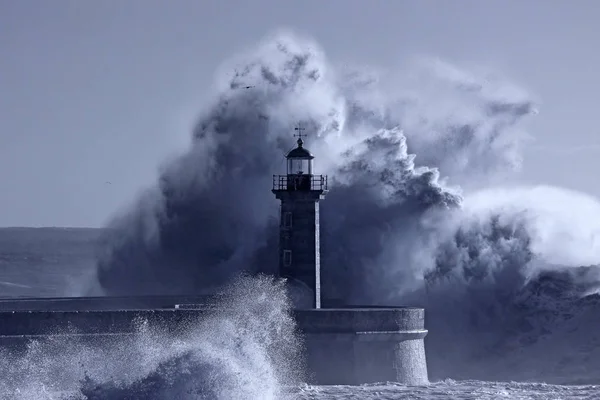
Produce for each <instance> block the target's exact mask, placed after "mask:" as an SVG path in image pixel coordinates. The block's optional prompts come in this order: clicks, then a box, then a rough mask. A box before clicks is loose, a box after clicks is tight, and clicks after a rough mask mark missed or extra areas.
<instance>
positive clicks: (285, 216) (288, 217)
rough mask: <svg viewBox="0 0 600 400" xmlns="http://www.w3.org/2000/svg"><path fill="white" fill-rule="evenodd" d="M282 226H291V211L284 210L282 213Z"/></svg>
mask: <svg viewBox="0 0 600 400" xmlns="http://www.w3.org/2000/svg"><path fill="white" fill-rule="evenodd" d="M283 227H284V228H291V227H292V213H291V212H286V213H285V214H283Z"/></svg>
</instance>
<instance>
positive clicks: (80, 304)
mask: <svg viewBox="0 0 600 400" xmlns="http://www.w3.org/2000/svg"><path fill="white" fill-rule="evenodd" d="M116 299H117V298H77V299H30V300H25V301H23V300H20V301H16V302H15V301H0V346H3V347H5V348H6V347H8V348H13V349H15V350H17V349H18V348H23V345H25V344H26V343H27V342H28V341H29V340H31V339H37V340H44V338H48V337H52V336H54V335H57V334H63V335H64V334H66V335H74V336H75V335H76V336H82V335H83V336H86V340H87V339H89V340H94V337H97V338H101V337H106V336H107V335H131V334H133V333H135V332H136V328H137V326H138V325H136V324H137V323H138V322H139V321H146V322H147V323H148V324H150V325H151V326H155V327H159V328H162V329H166V330H168V331H169V332H172V333H173V335H177V334H178V332H183V331H185V330H186V328H187V327H188V326H189V325H190V324H192V323H194V322H196V321H198V320H200V319H202V318H203V316H204V315H206V313H207V312H208V311H209V310H213V309H214V306H213V305H212V304H211V303H212V302H211V301H210V300H209V298H208V297H206V296H204V297H196V298H194V297H193V296H188V297H185V298H183V297H179V298H173V297H162V298H161V297H156V298H154V299H153V300H152V301H151V300H150V298H148V299H145V300H144V299H143V298H121V300H119V301H117V300H116ZM17 303H18V304H19V306H18V307H16V304H17ZM131 304H146V305H153V306H154V307H158V305H159V304H160V307H162V308H147V309H143V308H140V309H119V305H128V306H129V305H131ZM15 309H18V310H15ZM292 312H293V315H294V318H295V320H296V323H297V327H298V330H299V331H300V332H301V334H302V336H303V338H304V341H305V357H306V366H307V369H308V374H309V380H310V383H313V384H324V385H327V384H337V385H340V384H363V383H374V382H385V381H395V382H400V383H404V384H408V385H422V384H426V383H428V376H427V363H426V359H425V349H424V342H423V338H424V337H425V336H426V334H427V331H426V330H425V325H424V310H423V309H421V308H407V307H405V308H392V307H389V308H383V307H382V308H374V307H352V308H335V309H333V308H332V309H327V308H325V309H306V310H293V311H292Z"/></svg>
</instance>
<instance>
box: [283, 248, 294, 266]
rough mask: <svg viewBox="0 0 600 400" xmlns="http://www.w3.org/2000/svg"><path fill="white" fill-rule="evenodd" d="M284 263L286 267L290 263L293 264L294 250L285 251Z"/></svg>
mask: <svg viewBox="0 0 600 400" xmlns="http://www.w3.org/2000/svg"><path fill="white" fill-rule="evenodd" d="M283 265H285V266H286V267H289V266H290V265H292V251H291V250H284V251H283Z"/></svg>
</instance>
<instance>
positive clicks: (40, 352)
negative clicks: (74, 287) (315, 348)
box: [0, 276, 303, 400]
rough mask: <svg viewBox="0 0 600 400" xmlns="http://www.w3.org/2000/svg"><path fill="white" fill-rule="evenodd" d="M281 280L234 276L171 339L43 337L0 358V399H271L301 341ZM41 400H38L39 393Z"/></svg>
mask: <svg viewBox="0 0 600 400" xmlns="http://www.w3.org/2000/svg"><path fill="white" fill-rule="evenodd" d="M289 311H290V309H289V303H288V299H287V297H286V292H285V287H284V285H283V282H281V281H275V280H273V279H272V278H270V277H265V276H259V277H255V278H248V277H243V278H238V279H236V280H235V281H234V282H233V283H232V284H231V285H230V286H228V287H227V289H226V290H225V291H224V292H223V299H222V303H220V304H219V306H218V309H217V310H215V311H213V312H208V314H207V316H206V318H204V319H202V320H201V321H198V322H197V323H193V324H191V325H190V326H189V327H188V328H187V329H186V331H185V332H184V333H183V334H182V335H179V336H174V335H170V334H167V333H166V332H163V331H160V330H157V329H155V328H153V327H151V326H148V325H147V324H143V323H141V324H140V327H139V329H138V331H137V332H136V333H135V334H133V335H131V336H111V337H105V338H104V339H99V340H96V339H93V340H90V339H87V340H86V339H78V338H75V337H68V338H65V337H59V336H55V337H49V338H48V339H47V340H43V341H32V342H30V343H29V346H28V349H27V350H26V351H25V352H21V353H19V354H16V353H9V352H6V351H5V352H3V354H2V356H3V357H2V358H1V360H0V372H1V373H2V376H3V379H2V380H1V383H0V393H1V394H2V395H9V396H11V397H10V398H13V399H15V400H21V399H22V400H25V399H27V400H29V399H31V400H33V399H35V400H39V399H40V396H42V398H50V399H76V398H77V399H88V400H91V399H123V398H127V399H144V400H151V399H157V400H158V399H165V398H177V399H182V400H185V399H206V398H210V399H227V400H230V399H231V400H235V399H261V400H262V399H281V398H285V396H286V394H285V393H284V392H283V391H282V390H283V389H284V387H286V386H288V385H294V384H297V383H298V382H299V381H301V380H302V377H303V375H302V373H303V370H302V354H301V348H302V342H301V340H300V339H299V338H298V336H297V335H296V327H295V323H294V320H293V318H292V316H291V315H290V313H289ZM44 396H45V397H44Z"/></svg>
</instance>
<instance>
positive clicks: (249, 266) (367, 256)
mask: <svg viewBox="0 0 600 400" xmlns="http://www.w3.org/2000/svg"><path fill="white" fill-rule="evenodd" d="M230 65H231V66H232V68H231V70H233V69H235V70H236V71H237V72H236V73H235V74H234V76H233V77H229V78H227V79H223V80H222V81H220V82H219V84H218V86H219V87H218V93H217V94H216V95H215V99H214V102H213V104H212V106H211V107H209V108H208V109H206V110H204V112H203V113H202V115H201V116H200V118H199V121H198V123H197V125H196V128H195V130H194V132H193V135H192V141H191V145H190V147H189V149H188V151H187V152H186V153H185V154H183V155H181V157H179V158H178V159H176V160H174V161H172V162H170V163H169V164H167V165H166V166H165V167H164V168H163V170H162V171H161V173H160V176H159V179H158V183H157V185H156V187H154V188H151V189H150V190H149V191H148V192H146V193H145V194H144V195H142V196H141V197H140V198H139V199H138V200H137V203H136V204H135V206H134V207H131V208H130V209H128V210H125V211H124V212H123V213H122V214H120V215H119V216H117V217H115V218H114V220H113V221H112V223H111V224H110V225H109V227H110V228H111V229H110V230H109V232H110V234H109V235H107V237H106V243H105V246H104V249H103V252H102V253H101V255H100V258H99V262H98V271H97V275H98V282H99V286H100V287H101V288H102V290H103V291H104V292H105V293H108V294H132V293H133V294H135V293H138V294H150V293H156V294H157V293H190V292H196V291H199V290H202V289H204V288H208V287H213V286H215V285H220V284H222V283H224V282H227V281H228V280H229V279H231V277H233V276H235V275H236V274H237V273H239V272H240V271H247V272H252V273H255V272H267V273H269V272H273V271H274V270H275V268H276V258H275V257H276V252H275V251H273V249H274V248H276V246H277V215H276V212H277V203H276V200H275V199H274V198H273V197H272V194H271V193H270V191H269V188H270V185H271V176H272V174H273V173H277V172H279V171H280V169H281V167H282V165H283V164H282V157H283V154H284V153H285V151H286V150H289V147H290V146H291V144H292V140H291V133H292V132H293V127H294V126H295V125H296V124H297V123H299V122H300V123H302V124H303V125H304V126H305V127H306V128H307V132H309V133H310V136H309V139H308V140H307V146H308V147H310V149H311V151H312V152H313V153H314V154H315V156H316V163H317V164H316V168H317V169H318V170H319V171H320V172H322V173H326V174H328V175H329V176H330V187H331V190H330V193H329V194H328V197H327V199H326V202H325V203H323V207H322V208H321V212H322V220H323V224H322V227H323V228H322V229H323V232H322V254H321V260H322V261H321V262H322V271H323V278H322V285H323V290H324V293H325V295H326V296H328V297H330V298H335V299H337V300H341V301H343V302H346V303H352V304H357V303H373V304H378V303H379V304H394V303H400V302H413V303H416V304H421V305H425V306H427V307H428V310H429V311H428V315H429V327H430V329H431V333H430V336H429V338H428V341H429V346H430V347H429V349H430V351H429V354H430V359H431V358H432V357H433V359H434V360H433V362H432V365H433V369H434V373H433V375H434V376H435V375H438V376H444V374H448V373H451V372H450V371H451V370H445V371H442V368H441V367H440V369H438V370H437V371H441V372H439V374H436V361H435V358H436V357H438V358H439V359H440V360H441V359H442V358H443V356H442V355H439V356H438V354H439V353H438V348H437V347H436V346H438V347H439V349H440V351H441V349H443V348H444V347H445V346H446V343H448V342H447V341H446V342H445V340H447V339H449V338H451V339H452V340H454V341H455V342H454V343H455V344H456V346H455V347H456V351H455V352H456V353H457V354H459V353H460V352H461V351H463V352H464V349H465V348H467V347H468V348H469V349H472V350H473V351H469V352H466V353H465V354H470V355H472V354H474V353H473V352H475V353H476V352H477V351H483V349H488V347H489V346H492V344H493V343H496V342H497V341H498V340H506V339H502V338H507V337H509V336H510V335H508V336H507V335H505V333H506V332H505V331H513V330H516V331H518V330H519V329H521V327H522V326H523V325H522V324H521V322H520V321H521V319H522V316H521V314H522V310H523V309H532V310H538V311H539V310H542V309H543V307H545V306H542V304H547V302H554V303H557V304H567V303H568V304H571V303H569V302H570V301H571V300H565V299H564V298H562V297H561V296H556V297H551V298H549V299H548V300H547V302H546V301H544V302H542V301H541V300H540V299H541V298H542V297H543V296H542V297H540V296H541V294H540V293H542V292H544V291H541V292H538V291H535V290H533V288H534V287H536V285H545V283H543V282H555V281H556V282H558V280H557V279H558V277H559V276H560V277H562V278H560V279H562V280H566V282H571V281H572V282H575V281H576V280H581V279H583V280H585V281H586V282H588V285H585V286H586V287H587V288H586V289H585V291H582V290H583V289H572V288H571V289H570V290H576V292H577V295H578V296H579V298H580V297H581V296H585V295H587V294H589V293H592V292H593V291H594V290H595V289H594V288H595V287H596V283H597V282H598V279H597V276H596V274H588V275H585V274H584V275H585V276H584V277H583V278H582V277H581V276H578V277H576V275H577V274H578V272H576V271H579V270H577V269H575V267H579V266H581V265H596V264H599V263H600V244H599V243H600V241H599V240H598V237H600V236H599V234H600V223H599V222H598V221H595V220H593V219H592V218H590V216H591V215H600V204H599V203H598V201H596V200H595V199H592V198H589V197H587V196H585V195H582V194H578V193H573V192H569V191H565V190H562V189H558V188H551V187H533V188H532V187H515V186H512V187H511V186H510V184H509V183H510V179H511V176H512V174H513V173H514V171H515V170H517V169H518V167H519V165H520V161H521V149H522V146H523V143H524V142H525V141H526V140H528V136H527V134H526V133H525V132H524V131H523V130H522V129H521V126H522V122H523V121H524V120H525V119H526V117H527V116H529V115H531V114H533V113H535V112H536V109H535V104H534V102H533V100H532V98H531V97H530V95H529V94H527V93H526V92H525V91H523V90H521V89H520V88H518V87H516V86H514V85H511V84H509V83H508V82H506V81H505V80H503V79H500V78H498V77H495V76H493V75H475V74H471V73H468V72H466V71H463V70H461V69H459V68H456V67H454V66H452V65H449V64H447V63H444V62H442V61H439V60H434V59H419V60H416V61H415V62H414V63H412V64H410V65H409V66H408V67H407V68H405V69H403V70H402V71H400V73H398V74H393V73H388V74H380V75H377V74H375V73H373V72H372V71H361V70H358V69H355V70H348V69H346V70H342V69H340V68H337V67H336V66H335V65H334V64H332V63H330V62H329V61H328V60H327V58H326V57H325V54H324V52H323V51H322V50H321V49H320V48H319V46H318V45H317V44H316V43H314V42H312V41H310V40H306V39H303V38H299V37H296V36H294V35H291V34H288V33H283V34H282V33H278V34H276V35H273V36H271V37H269V38H267V39H266V40H265V41H264V42H263V43H261V44H260V45H259V46H258V47H257V48H256V49H253V50H252V51H250V52H248V53H246V54H243V55H241V56H239V57H238V58H237V59H235V60H233V61H232V62H231V63H230ZM234 67H235V68H234ZM246 87H249V88H246ZM500 182H502V188H500ZM507 182H508V183H507ZM561 274H563V275H561ZM548 277H550V278H548ZM565 277H566V278H565ZM563 289H564V288H563ZM563 289H557V290H558V291H559V292H560V291H561V290H563ZM544 293H545V292H544ZM576 297H577V296H576ZM565 302H566V303H565ZM568 307H570V305H569V306H568ZM534 315H535V312H531V315H530V316H529V317H528V318H529V319H535V316H534ZM509 323H510V324H513V323H514V324H516V325H510V328H509V325H507V324H509ZM519 324H521V325H519ZM449 352H453V350H450V351H449ZM455 360H460V361H461V362H463V364H464V365H466V364H465V363H468V362H470V361H469V360H471V359H467V358H465V357H462V358H461V357H458V355H457V356H456V357H455ZM437 365H443V363H441V362H440V363H437ZM453 370H454V371H458V370H460V368H459V367H455V368H454V369H453Z"/></svg>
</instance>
